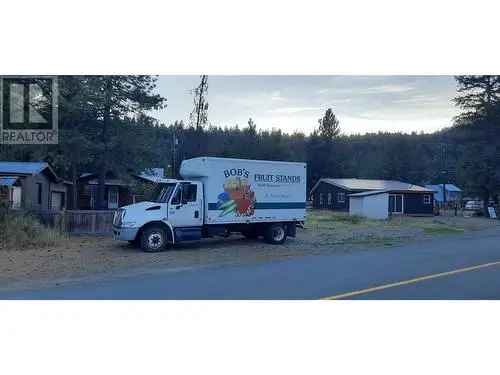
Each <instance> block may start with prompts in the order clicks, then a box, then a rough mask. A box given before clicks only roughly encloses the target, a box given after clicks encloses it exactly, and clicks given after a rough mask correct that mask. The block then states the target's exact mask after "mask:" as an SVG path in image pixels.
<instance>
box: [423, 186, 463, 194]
mask: <svg viewBox="0 0 500 375" xmlns="http://www.w3.org/2000/svg"><path fill="white" fill-rule="evenodd" d="M445 186H446V191H452V192H457V193H460V192H461V191H462V189H460V188H459V187H458V186H456V185H453V184H445ZM425 187H426V188H427V189H431V190H434V191H435V192H439V191H441V190H442V189H443V184H440V185H425Z"/></svg>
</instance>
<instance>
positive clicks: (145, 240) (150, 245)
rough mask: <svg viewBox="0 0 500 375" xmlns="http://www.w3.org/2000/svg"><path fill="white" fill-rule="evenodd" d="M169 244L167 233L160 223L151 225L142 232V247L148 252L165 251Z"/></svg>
mask: <svg viewBox="0 0 500 375" xmlns="http://www.w3.org/2000/svg"><path fill="white" fill-rule="evenodd" d="M167 244H168V238H167V233H166V232H165V229H164V228H162V227H161V226H159V225H151V226H150V227H148V228H146V229H144V231H143V232H142V235H141V249H142V250H143V251H145V252H147V253H155V252H159V251H163V250H165V249H166V248H167Z"/></svg>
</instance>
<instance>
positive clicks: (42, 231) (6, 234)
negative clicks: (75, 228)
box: [0, 208, 66, 249]
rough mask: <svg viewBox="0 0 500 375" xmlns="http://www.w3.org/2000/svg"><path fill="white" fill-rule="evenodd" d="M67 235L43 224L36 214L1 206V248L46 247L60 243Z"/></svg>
mask: <svg viewBox="0 0 500 375" xmlns="http://www.w3.org/2000/svg"><path fill="white" fill-rule="evenodd" d="M65 238H66V235H64V234H62V233H60V232H59V231H57V230H55V229H51V228H48V227H45V226H43V225H42V224H41V223H40V221H38V220H37V219H36V218H35V217H34V216H32V215H30V214H26V213H22V212H16V211H11V210H6V209H3V208H0V248H1V249H26V248H46V247H49V246H56V245H58V244H60V243H61V242H62V241H63V240H64V239H65Z"/></svg>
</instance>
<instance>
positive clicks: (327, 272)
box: [0, 229, 500, 299]
mask: <svg viewBox="0 0 500 375" xmlns="http://www.w3.org/2000/svg"><path fill="white" fill-rule="evenodd" d="M200 251H203V250H202V249H200ZM0 298H1V299H320V298H334V299H335V298H352V299H500V231H498V229H495V230H489V231H484V232H480V233H479V232H476V233H472V234H468V235H456V236H450V237H446V238H440V239H436V240H431V241H422V242H420V243H414V244H411V245H404V246H398V247H388V248H387V247H385V248H370V249H366V250H356V251H353V252H351V253H341V254H334V255H328V256H308V257H297V258H291V259H288V260H283V261H273V262H266V263H253V264H245V265H224V266H211V267H198V268H188V269H178V270H161V269H155V270H144V272H140V273H134V274H129V275H116V274H115V275H108V276H107V277H104V278H100V279H94V280H87V281H81V282H78V283H63V284H62V285H61V286H58V287H52V288H46V289H39V290H24V291H16V292H3V293H0Z"/></svg>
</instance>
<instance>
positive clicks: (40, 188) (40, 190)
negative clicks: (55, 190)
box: [36, 182, 43, 205]
mask: <svg viewBox="0 0 500 375" xmlns="http://www.w3.org/2000/svg"><path fill="white" fill-rule="evenodd" d="M36 186H37V189H38V204H40V205H41V204H42V189H43V187H42V184H41V183H40V182H37V183H36Z"/></svg>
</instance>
